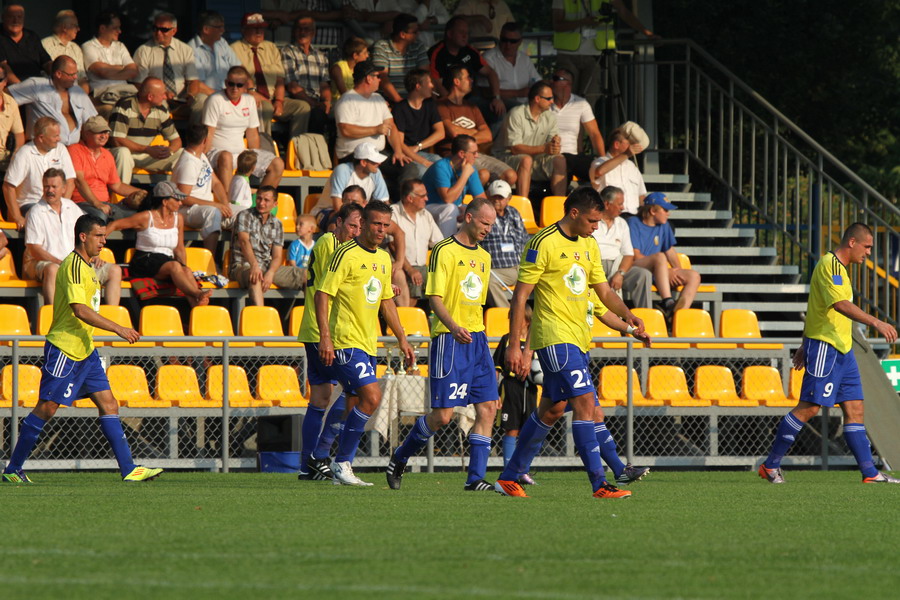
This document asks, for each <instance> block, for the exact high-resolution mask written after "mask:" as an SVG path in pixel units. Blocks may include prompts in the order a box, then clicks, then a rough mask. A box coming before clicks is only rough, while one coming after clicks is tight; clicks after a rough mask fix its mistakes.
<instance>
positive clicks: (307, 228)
mask: <svg viewBox="0 0 900 600" xmlns="http://www.w3.org/2000/svg"><path fill="white" fill-rule="evenodd" d="M315 232H316V220H315V218H313V217H312V215H300V216H299V217H297V239H296V240H294V241H293V242H291V245H290V246H289V247H288V256H287V261H285V264H287V265H288V266H289V267H299V268H301V269H309V258H310V255H311V254H312V249H313V233H315ZM307 272H308V271H307Z"/></svg>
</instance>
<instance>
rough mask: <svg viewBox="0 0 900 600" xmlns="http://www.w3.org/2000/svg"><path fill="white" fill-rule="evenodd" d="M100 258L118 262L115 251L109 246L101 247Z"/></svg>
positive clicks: (114, 262)
mask: <svg viewBox="0 0 900 600" xmlns="http://www.w3.org/2000/svg"><path fill="white" fill-rule="evenodd" d="M100 260H102V261H103V262H108V263H110V264H116V255H115V254H113V251H112V249H110V247H109V246H104V247H103V248H101V249H100Z"/></svg>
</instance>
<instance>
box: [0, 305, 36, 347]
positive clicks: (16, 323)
mask: <svg viewBox="0 0 900 600" xmlns="http://www.w3.org/2000/svg"><path fill="white" fill-rule="evenodd" d="M0 335H31V323H29V322H28V313H27V312H25V309H24V308H23V307H21V306H19V305H18V304H0ZM3 345H4V346H12V342H3ZM43 345H44V342H42V341H41V342H19V346H21V347H23V348H24V347H31V348H34V347H42V346H43Z"/></svg>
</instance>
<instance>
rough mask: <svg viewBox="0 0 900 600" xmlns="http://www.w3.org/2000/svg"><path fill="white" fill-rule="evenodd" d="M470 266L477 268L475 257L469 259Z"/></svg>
mask: <svg viewBox="0 0 900 600" xmlns="http://www.w3.org/2000/svg"><path fill="white" fill-rule="evenodd" d="M469 267H470V268H472V269H474V268H475V259H474V258H473V259H472V260H470V261H469Z"/></svg>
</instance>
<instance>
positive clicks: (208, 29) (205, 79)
mask: <svg viewBox="0 0 900 600" xmlns="http://www.w3.org/2000/svg"><path fill="white" fill-rule="evenodd" d="M224 33H225V18H224V17H223V16H222V15H220V14H219V13H217V12H215V11H206V12H202V13H200V32H199V33H198V34H197V35H195V36H194V38H193V39H192V40H191V41H190V42H188V46H190V47H191V48H193V50H194V61H195V62H196V65H197V77H198V79H199V82H198V86H197V95H196V96H195V97H194V103H193V105H191V122H192V123H199V122H200V119H201V118H202V116H203V105H204V103H205V102H206V99H207V98H208V97H209V96H211V95H212V94H215V93H216V92H217V91H219V90H221V89H224V88H225V75H226V74H227V73H228V69H230V68H231V67H237V66H239V65H240V64H241V61H240V60H239V59H238V57H237V55H236V54H235V53H234V50H232V49H231V46H229V45H228V42H226V41H225V40H224V39H223V38H222V35H223V34H224Z"/></svg>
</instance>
